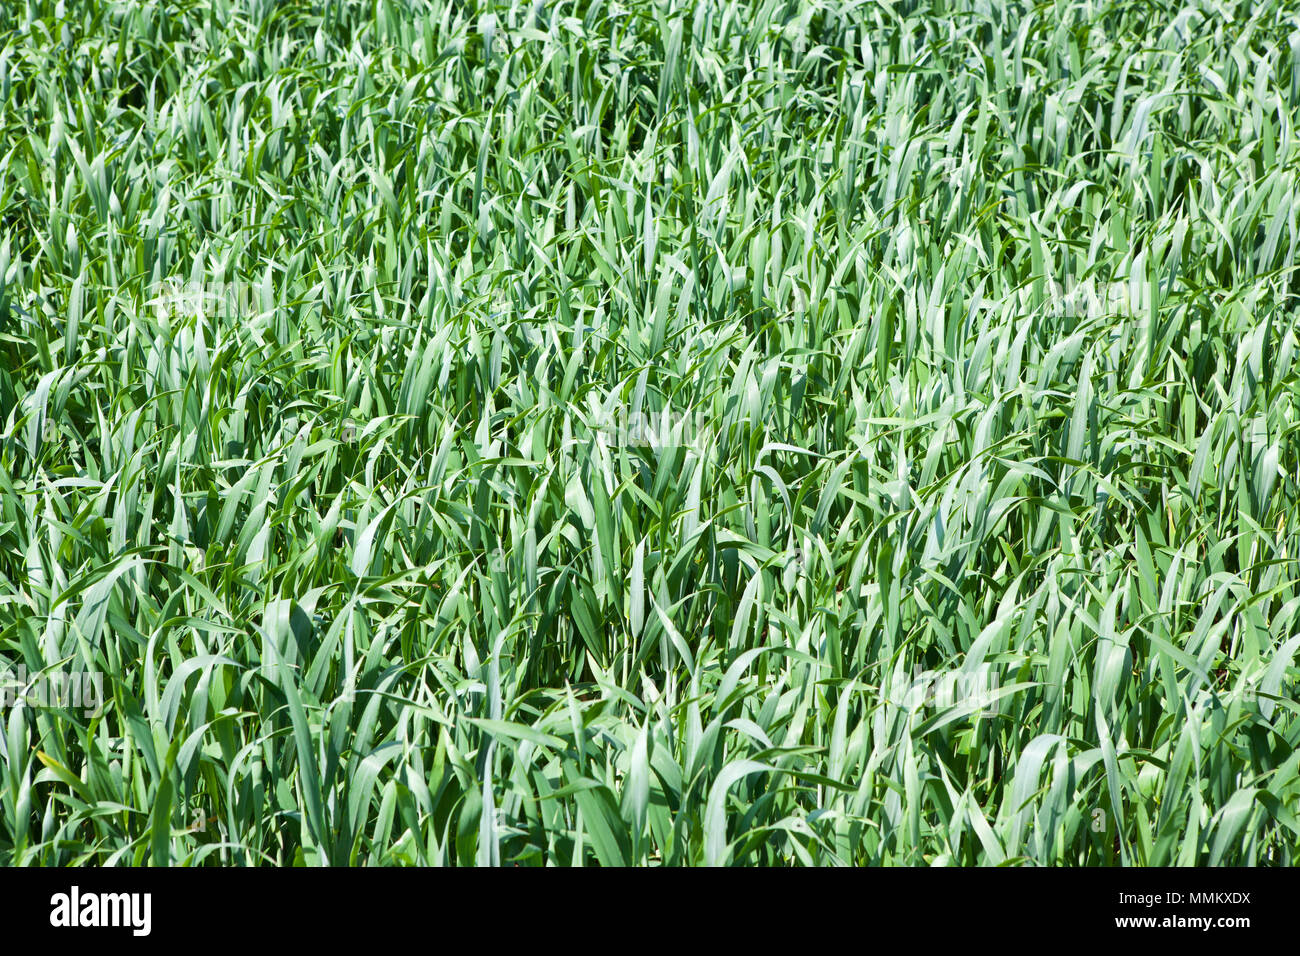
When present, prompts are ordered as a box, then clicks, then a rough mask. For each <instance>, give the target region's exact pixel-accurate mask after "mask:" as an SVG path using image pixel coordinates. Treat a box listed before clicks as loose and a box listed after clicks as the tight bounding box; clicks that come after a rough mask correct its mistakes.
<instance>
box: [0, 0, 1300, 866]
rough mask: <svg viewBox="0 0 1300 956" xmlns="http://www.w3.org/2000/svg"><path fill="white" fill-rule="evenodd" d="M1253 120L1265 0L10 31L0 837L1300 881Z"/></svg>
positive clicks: (334, 3)
mask: <svg viewBox="0 0 1300 956" xmlns="http://www.w3.org/2000/svg"><path fill="white" fill-rule="evenodd" d="M1298 116H1300V4H1296V3H1263V4H1258V5H1256V4H1245V3H1238V4H1233V3H1214V2H1192V3H1183V2H1173V0H1153V2H1144V3H1134V2H1126V0H1097V2H1075V3H1066V2H1056V3H1039V4H1033V5H1031V4H1027V3H1018V2H1008V3H1003V2H998V0H978V2H971V3H966V2H951V0H935V2H933V3H925V2H920V3H917V2H904V0H900V2H896V3H886V2H881V0H877V2H808V3H802V2H784V0H781V2H777V0H757V2H751V3H739V2H734V0H700V2H697V3H694V4H687V3H666V2H654V0H624V2H622V3H606V2H600V0H595V2H590V3H584V2H557V3H547V4H543V3H534V4H531V5H530V4H528V3H523V2H520V3H483V4H474V3H466V4H453V3H450V2H446V0H400V2H399V0H373V2H365V3H362V2H354V0H327V2H316V3H307V2H301V3H283V4H276V3H272V2H270V0H247V2H234V0H179V2H166V3H162V2H158V3H145V2H125V0H117V2H114V0H85V2H76V0H65V2H61V3H51V2H44V0H14V2H11V3H5V4H3V5H2V6H0V228H2V229H3V234H2V236H0V666H2V667H3V668H4V669H7V670H9V671H11V672H16V671H18V669H19V668H22V669H23V671H24V672H25V673H26V675H27V677H28V679H32V678H33V677H34V676H41V679H56V678H59V677H60V676H62V677H64V678H68V677H69V675H99V678H100V679H101V680H102V688H103V702H102V706H101V707H99V708H98V710H97V711H96V710H95V709H93V708H89V707H78V706H72V705H71V703H70V701H68V700H66V699H64V700H59V699H47V700H45V701H44V702H43V703H42V704H41V705H39V706H37V705H32V704H29V705H27V706H17V704H16V703H13V702H11V703H10V704H9V705H8V706H6V707H5V708H4V710H3V712H0V721H2V722H3V734H0V738H2V739H3V747H0V769H2V771H3V772H2V774H0V807H2V810H0V862H4V863H8V864H12V865H32V864H45V865H70V864H84V863H94V864H109V865H120V864H141V863H152V864H186V865H198V864H206V865H212V864H283V865H289V864H326V863H328V864H334V865H339V864H364V865H373V864H384V865H391V864H435V863H437V864H442V863H446V864H453V863H454V864H503V865H510V864H515V863H518V864H522V865H542V864H547V865H568V864H597V863H598V864H603V865H610V864H652V865H653V864H663V865H682V864H704V863H722V864H738V865H787V864H818V865H824V864H871V865H878V864H880V865H885V864H951V865H973V864H981V865H983V864H1003V863H1006V864H1024V863H1037V864H1067V865H1108V864H1179V865H1185V864H1197V865H1206V864H1211V865H1216V864H1280V865H1295V864H1297V863H1300V820H1298V817H1300V753H1297V750H1296V746H1297V743H1298V742H1300V719H1298V717H1297V714H1298V713H1300V707H1298V706H1297V703H1296V700H1295V695H1296V688H1297V676H1298V674H1300V671H1298V670H1297V664H1298V663H1300V661H1297V659H1296V657H1297V650H1298V649H1300V567H1298V565H1297V561H1298V560H1300V517H1298V514H1300V485H1298V483H1297V474H1298V469H1300V439H1298V437H1297V428H1300V407H1298V406H1300V370H1298V368H1297V361H1296V359H1297V355H1296V352H1297V323H1296V316H1297V297H1298V295H1300V286H1298V284H1297V279H1296V267H1297V243H1298V242H1300V229H1298V226H1297V212H1298V209H1300V203H1298V202H1297V195H1298V194H1300V134H1298V133H1297V118H1298ZM56 696H57V695H56Z"/></svg>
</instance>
